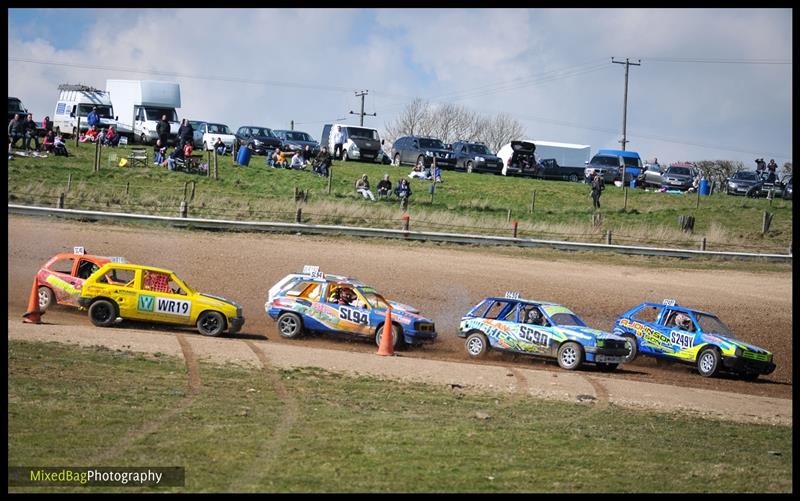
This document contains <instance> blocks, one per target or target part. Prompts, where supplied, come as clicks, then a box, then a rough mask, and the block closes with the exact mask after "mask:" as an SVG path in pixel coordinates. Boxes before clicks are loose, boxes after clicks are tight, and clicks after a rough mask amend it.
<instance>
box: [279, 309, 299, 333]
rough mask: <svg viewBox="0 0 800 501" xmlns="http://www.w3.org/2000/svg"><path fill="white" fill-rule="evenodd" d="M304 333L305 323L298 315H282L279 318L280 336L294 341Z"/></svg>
mask: <svg viewBox="0 0 800 501" xmlns="http://www.w3.org/2000/svg"><path fill="white" fill-rule="evenodd" d="M302 332H303V322H302V321H301V320H300V317H299V316H298V315H297V314H296V313H288V312H286V313H281V316H279V317H278V334H280V335H281V337H285V338H288V339H294V338H296V337H298V336H300V334H302Z"/></svg>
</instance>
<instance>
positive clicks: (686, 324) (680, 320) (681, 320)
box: [675, 313, 692, 330]
mask: <svg viewBox="0 0 800 501" xmlns="http://www.w3.org/2000/svg"><path fill="white" fill-rule="evenodd" d="M675 325H677V326H678V327H680V328H681V329H683V330H689V329H690V328H691V327H692V321H691V320H690V319H689V317H688V316H687V315H685V314H684V313H678V314H677V315H675Z"/></svg>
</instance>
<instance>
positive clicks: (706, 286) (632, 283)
mask: <svg viewBox="0 0 800 501" xmlns="http://www.w3.org/2000/svg"><path fill="white" fill-rule="evenodd" d="M8 222H9V230H8V239H9V244H8V310H9V322H10V323H9V325H12V324H13V323H16V322H17V321H19V319H20V317H21V315H22V313H24V311H25V309H26V306H27V301H28V295H29V293H30V288H31V281H32V279H33V277H34V274H35V273H36V270H37V269H38V268H39V267H40V266H41V265H42V264H43V263H44V262H45V261H46V260H47V259H49V258H50V257H51V256H52V255H54V254H55V253H57V252H64V251H71V249H72V247H73V246H75V245H82V246H84V247H86V249H87V251H88V252H92V253H95V254H101V255H122V256H125V257H127V258H128V260H129V261H130V262H135V263H142V264H150V265H155V266H161V267H165V268H169V269H172V270H174V271H175V272H176V273H177V274H178V275H179V276H181V277H182V278H184V279H185V280H186V281H187V282H188V283H189V284H190V285H191V286H193V287H194V288H196V289H198V290H201V291H204V292H209V293H212V294H218V295H222V296H225V297H229V298H231V299H234V300H236V301H238V302H240V303H241V304H242V305H243V307H244V315H245V318H246V323H245V326H244V328H243V331H242V332H241V333H239V334H237V335H236V338H244V339H250V340H264V339H269V340H270V342H271V343H272V344H274V345H284V344H286V345H291V346H293V347H304V348H317V349H324V350H327V352H326V355H325V356H323V358H326V357H327V358H330V359H333V360H335V359H337V358H338V357H345V356H346V355H345V354H336V352H353V353H365V354H374V352H375V349H376V347H375V344H374V343H370V342H367V341H356V340H350V339H346V338H338V337H334V336H330V335H310V336H306V337H304V338H301V339H297V340H285V339H283V338H281V337H279V336H278V334H277V331H276V329H275V323H274V322H273V321H272V320H271V319H269V318H268V317H267V316H266V314H265V312H264V301H265V298H266V291H267V289H268V288H269V287H270V286H272V285H273V284H274V283H275V282H277V281H278V280H279V279H280V278H282V277H283V276H285V275H286V274H287V273H290V272H296V271H300V270H301V269H302V267H303V265H305V264H315V265H319V266H320V269H321V270H322V271H325V272H328V273H336V274H343V275H349V276H354V277H357V278H359V279H361V280H363V281H365V282H367V283H369V284H371V285H373V286H375V287H376V288H377V289H378V290H380V291H382V292H383V293H384V295H386V296H387V297H389V298H391V299H395V300H397V301H400V302H403V303H407V304H410V305H413V306H416V307H417V308H419V309H421V310H422V313H423V314H424V315H426V316H428V317H430V318H432V319H434V320H435V321H436V326H437V331H438V332H439V338H438V339H437V342H436V343H435V344H433V345H430V346H425V347H422V348H415V349H407V350H404V351H402V353H401V354H402V357H401V358H403V360H404V361H405V360H411V361H414V360H416V361H418V363H420V364H423V363H424V360H431V359H434V360H444V361H451V362H459V365H461V364H466V365H465V367H467V368H469V367H472V368H473V370H478V368H477V367H479V366H489V367H506V368H508V369H509V370H515V369H520V370H521V369H536V370H537V371H539V372H545V373H554V374H556V376H557V377H571V376H567V375H566V373H565V372H564V371H563V370H561V369H560V368H558V366H557V365H556V364H555V362H549V361H542V360H537V359H533V358H530V357H524V356H515V355H509V354H503V353H496V352H495V353H490V354H489V356H488V357H487V358H486V359H485V360H482V361H473V360H470V359H468V357H467V355H466V352H465V351H464V342H463V339H461V338H459V337H457V336H456V334H455V333H456V330H457V327H458V322H459V319H460V318H461V315H462V314H463V313H464V312H465V311H467V310H468V309H469V308H470V307H472V306H473V305H474V304H476V303H477V302H478V301H479V300H481V299H482V298H483V297H485V296H487V295H493V294H503V293H504V292H505V291H507V290H515V291H520V292H521V294H522V296H524V297H530V298H536V299H541V300H547V301H554V302H558V303H563V304H566V305H567V306H570V307H571V308H572V309H574V310H575V311H576V312H577V313H578V314H579V315H581V316H582V317H583V318H584V320H586V322H587V323H588V324H589V325H591V326H594V327H598V328H602V329H610V328H611V327H612V325H613V321H614V319H615V318H616V316H617V315H619V314H620V313H622V312H624V311H625V310H627V309H629V308H631V307H632V306H634V305H636V304H638V303H639V302H641V301H645V300H649V301H657V302H660V301H661V300H662V299H663V298H667V297H668V298H676V299H677V300H678V301H679V303H681V304H686V305H690V306H695V307H698V308H700V309H703V310H706V311H711V312H714V313H716V314H717V315H719V316H720V318H721V319H722V320H723V321H724V322H725V323H727V324H728V325H729V326H730V327H731V328H732V329H733V331H734V332H736V333H737V335H738V336H739V337H741V338H742V339H743V340H745V341H748V342H752V343H754V344H757V345H759V346H762V347H764V348H767V349H769V350H770V351H772V352H773V353H775V362H776V364H777V366H778V368H777V370H776V371H775V372H774V373H773V374H771V375H769V376H766V377H763V378H760V379H759V380H758V381H756V382H746V381H741V380H738V379H735V378H733V377H727V376H723V377H718V378H713V379H707V378H702V377H700V376H699V375H697V374H696V372H695V371H694V370H693V368H692V367H689V366H685V365H679V364H657V363H656V362H655V361H654V360H652V359H649V358H640V359H638V360H636V361H635V362H634V363H632V364H628V365H626V366H623V367H621V368H620V369H619V370H618V371H617V372H615V373H614V374H613V375H611V376H610V377H611V378H613V380H614V381H620V382H621V381H634V382H642V383H660V384H668V385H673V386H682V387H690V388H699V389H707V390H715V391H721V392H731V393H738V394H747V395H758V396H764V397H778V398H783V399H790V398H791V397H792V299H791V297H792V277H791V274H789V273H776V272H759V273H751V272H747V271H730V270H726V271H714V270H709V271H697V270H689V271H684V270H675V269H666V268H662V269H659V268H655V267H653V268H642V267H626V266H619V265H608V264H603V262H602V261H601V259H602V258H601V257H600V256H598V262H596V263H586V262H585V261H582V260H581V261H578V260H574V259H570V254H569V253H567V252H565V253H564V254H563V256H564V257H563V258H556V259H553V258H552V257H549V256H548V257H547V258H546V259H544V258H541V257H537V256H536V253H535V252H533V251H531V252H530V253H528V254H526V255H519V256H515V255H503V254H501V253H498V252H497V250H496V249H493V248H491V247H483V248H472V247H457V246H448V245H433V244H423V243H419V242H394V241H393V242H387V241H382V240H376V239H363V240H360V239H346V238H329V237H315V236H300V235H271V234H256V233H222V232H219V233H217V232H207V231H190V230H176V229H163V228H154V227H137V226H125V225H115V224H107V223H84V222H73V221H63V220H59V219H51V218H33V217H21V216H9V217H8ZM653 259H654V264H655V263H656V262H657V259H658V258H653ZM746 269H747V264H746V263H743V264H742V270H746ZM44 319H45V321H47V322H49V323H52V324H54V325H62V326H68V325H76V326H87V327H89V326H90V323H89V321H88V319H87V318H86V314H85V313H81V312H78V311H77V310H71V309H68V308H64V307H56V308H54V309H53V310H52V311H48V312H47V314H46V316H45V317H44ZM136 327H137V328H140V327H141V326H136ZM160 331H161V332H169V331H168V330H164V329H161V330H160ZM110 332H114V333H115V335H120V333H122V332H125V330H124V329H121V330H120V329H113V330H111V331H110ZM154 332H158V331H154ZM187 337H189V338H193V337H192V336H191V335H188V336H187ZM223 341H225V340H223ZM241 349H242V350H245V349H246V347H243V348H241ZM332 350H333V351H332ZM245 351H246V350H245ZM580 374H581V375H582V376H583V377H584V378H595V377H600V376H599V374H600V373H599V372H598V371H595V370H594V368H593V367H588V368H587V369H586V370H584V371H581V373H580ZM620 384H622V383H620Z"/></svg>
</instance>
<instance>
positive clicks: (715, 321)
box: [694, 312, 736, 338]
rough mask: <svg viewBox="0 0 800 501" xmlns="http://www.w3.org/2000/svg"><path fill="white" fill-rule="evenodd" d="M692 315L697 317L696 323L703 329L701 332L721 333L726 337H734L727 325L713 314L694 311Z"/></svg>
mask: <svg viewBox="0 0 800 501" xmlns="http://www.w3.org/2000/svg"><path fill="white" fill-rule="evenodd" d="M694 316H695V318H696V319H697V323H699V324H700V328H701V329H703V332H705V333H706V334H721V335H723V336H727V337H733V338H735V337H736V336H734V335H733V332H731V330H730V329H729V328H728V326H727V325H725V324H723V323H722V320H720V319H719V318H717V317H715V316H714V315H708V314H705V313H698V312H695V314H694Z"/></svg>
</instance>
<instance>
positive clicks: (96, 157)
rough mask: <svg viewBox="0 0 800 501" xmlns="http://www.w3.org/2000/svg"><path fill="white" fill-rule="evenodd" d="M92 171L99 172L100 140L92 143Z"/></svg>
mask: <svg viewBox="0 0 800 501" xmlns="http://www.w3.org/2000/svg"><path fill="white" fill-rule="evenodd" d="M94 171H95V172H100V140H99V139H98V140H97V141H95V143H94Z"/></svg>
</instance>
